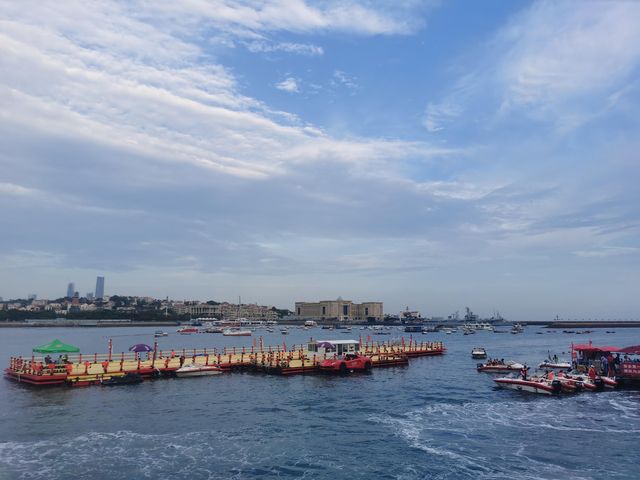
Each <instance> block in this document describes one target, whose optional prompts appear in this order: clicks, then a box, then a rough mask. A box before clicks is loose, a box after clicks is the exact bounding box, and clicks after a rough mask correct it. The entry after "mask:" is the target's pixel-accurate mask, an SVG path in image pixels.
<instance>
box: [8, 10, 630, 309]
mask: <svg viewBox="0 0 640 480" xmlns="http://www.w3.org/2000/svg"><path fill="white" fill-rule="evenodd" d="M29 5H30V6H25V4H23V3H22V2H4V3H2V4H0V14H1V15H2V18H3V22H2V25H0V37H1V39H2V41H0V68H2V72H3V75H2V76H1V77H0V95H1V96H2V98H3V108H2V113H1V114H0V140H1V141H0V169H1V170H2V172H3V175H2V178H1V179H0V222H1V223H2V225H3V235H1V236H0V272H1V274H0V295H1V296H2V297H4V298H12V297H13V298H16V297H21V296H26V295H28V294H30V293H32V292H36V293H37V294H38V296H39V297H40V298H42V297H49V298H57V297H58V296H59V293H58V292H60V290H61V288H63V287H61V285H63V284H64V282H65V281H69V279H73V281H74V282H75V285H93V284H94V282H96V281H97V280H96V278H95V276H96V272H100V273H101V275H104V276H105V277H108V279H109V285H108V290H109V292H113V293H118V292H120V293H122V294H127V293H132V294H137V295H148V296H152V297H155V298H164V297H165V296H169V297H171V298H218V299H226V300H233V299H235V298H237V297H238V296H242V298H243V299H247V301H252V302H253V301H255V302H258V303H260V304H272V305H279V306H291V305H293V303H294V302H295V301H298V300H304V299H307V300H309V301H316V300H318V299H322V298H327V299H330V298H337V297H339V296H343V297H345V298H347V297H348V298H351V299H353V300H354V301H369V300H380V301H383V302H384V304H385V309H387V308H388V310H389V311H399V310H402V309H404V308H405V306H409V307H410V308H412V309H416V310H420V311H424V312H435V313H438V314H441V315H446V314H448V313H451V312H452V311H455V310H458V309H460V308H462V307H464V306H465V305H469V306H470V307H471V308H472V309H473V310H474V311H477V312H479V313H482V314H483V315H490V314H491V313H492V312H494V311H500V312H501V313H502V314H503V315H504V316H505V317H507V318H510V319H514V320H527V319H530V320H545V319H551V318H553V317H555V316H556V315H559V316H560V317H564V318H568V317H571V318H575V317H577V318H603V317H605V318H616V317H618V318H629V317H633V316H634V315H635V312H636V310H637V309H636V306H635V302H634V300H635V296H636V292H637V285H638V284H639V283H640V240H639V239H640V211H639V209H640V189H638V188H637V178H640V162H639V161H638V160H637V158H636V157H637V151H638V150H639V148H638V147H639V146H640V145H639V143H640V118H639V117H638V115H637V111H638V107H640V3H638V2H598V1H594V2H586V3H581V4H580V8H575V4H574V3H572V2H551V1H540V2H530V1H525V2H488V3H482V4H480V3H477V4H476V3H471V2H462V1H452V2H439V1H435V0H424V1H421V0H418V1H411V2H406V3H405V2H397V3H393V2H392V3H385V2H375V1H374V2H369V1H359V0H354V1H350V2H346V3H345V2H339V1H334V0H329V1H327V2H322V3H314V2H305V1H303V0H291V1H287V2H285V1H274V2H259V1H258V2H253V1H241V0H239V1H235V2H225V1H222V0H221V1H218V2H212V3H211V4H206V3H200V2H188V3H184V4H179V5H178V4H171V3H168V4H149V3H145V2H136V1H134V2H128V3H122V2H115V1H114V2H109V1H106V2H100V3H99V4H88V3H84V2H58V3H55V2H53V3H49V2H44V3H36V4H29ZM206 5H209V7H207V6H206ZM97 287H98V285H97V284H96V292H95V293H96V295H97V293H98V292H97V290H98V288H97ZM89 289H90V287H85V288H84V289H79V288H75V286H74V293H75V290H81V291H83V292H84V291H88V290H89Z"/></svg>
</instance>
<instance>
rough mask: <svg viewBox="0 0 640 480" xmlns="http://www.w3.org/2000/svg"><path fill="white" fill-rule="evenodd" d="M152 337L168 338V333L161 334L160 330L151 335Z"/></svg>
mask: <svg viewBox="0 0 640 480" xmlns="http://www.w3.org/2000/svg"><path fill="white" fill-rule="evenodd" d="M153 336H154V337H168V336H169V333H168V332H163V331H162V330H156V331H155V332H154V333H153Z"/></svg>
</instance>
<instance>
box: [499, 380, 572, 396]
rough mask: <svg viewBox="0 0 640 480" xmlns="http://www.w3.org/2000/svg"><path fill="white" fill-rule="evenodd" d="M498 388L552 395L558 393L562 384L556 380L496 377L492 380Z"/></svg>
mask: <svg viewBox="0 0 640 480" xmlns="http://www.w3.org/2000/svg"><path fill="white" fill-rule="evenodd" d="M493 381H494V382H496V383H497V384H498V386H499V387H502V388H509V389H511V390H517V391H521V392H531V393H541V394H543V395H554V394H558V393H560V391H561V390H562V384H561V383H560V381H558V380H548V379H546V378H543V377H531V378H528V379H526V380H525V379H523V378H517V377H498V378H494V379H493Z"/></svg>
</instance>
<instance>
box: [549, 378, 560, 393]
mask: <svg viewBox="0 0 640 480" xmlns="http://www.w3.org/2000/svg"><path fill="white" fill-rule="evenodd" d="M551 388H552V389H553V393H560V390H562V383H561V382H560V380H553V381H552V382H551Z"/></svg>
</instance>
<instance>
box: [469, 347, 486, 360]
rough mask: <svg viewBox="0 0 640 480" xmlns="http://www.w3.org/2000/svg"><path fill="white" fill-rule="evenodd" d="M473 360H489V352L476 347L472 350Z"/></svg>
mask: <svg viewBox="0 0 640 480" xmlns="http://www.w3.org/2000/svg"><path fill="white" fill-rule="evenodd" d="M471 358H487V351H486V350H485V349H484V348H482V347H474V348H473V350H471Z"/></svg>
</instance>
